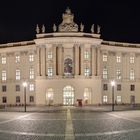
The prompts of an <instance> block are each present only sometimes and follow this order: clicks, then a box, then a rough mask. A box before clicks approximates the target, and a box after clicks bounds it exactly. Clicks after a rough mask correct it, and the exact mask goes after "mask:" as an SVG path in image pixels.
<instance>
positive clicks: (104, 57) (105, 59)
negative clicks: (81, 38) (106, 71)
mask: <svg viewBox="0 0 140 140" xmlns="http://www.w3.org/2000/svg"><path fill="white" fill-rule="evenodd" d="M103 61H104V62H106V61H107V55H106V54H103Z"/></svg>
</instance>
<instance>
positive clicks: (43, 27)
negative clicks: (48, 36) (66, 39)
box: [42, 24, 45, 33]
mask: <svg viewBox="0 0 140 140" xmlns="http://www.w3.org/2000/svg"><path fill="white" fill-rule="evenodd" d="M42 33H45V26H44V24H43V25H42Z"/></svg>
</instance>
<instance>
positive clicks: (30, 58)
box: [29, 54, 34, 62]
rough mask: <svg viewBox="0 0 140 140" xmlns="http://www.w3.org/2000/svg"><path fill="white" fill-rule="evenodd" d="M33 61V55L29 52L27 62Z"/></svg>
mask: <svg viewBox="0 0 140 140" xmlns="http://www.w3.org/2000/svg"><path fill="white" fill-rule="evenodd" d="M33 61H34V55H33V54H30V55H29V62H33Z"/></svg>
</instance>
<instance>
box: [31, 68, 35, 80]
mask: <svg viewBox="0 0 140 140" xmlns="http://www.w3.org/2000/svg"><path fill="white" fill-rule="evenodd" d="M34 74H35V73H34V69H33V68H30V79H34Z"/></svg>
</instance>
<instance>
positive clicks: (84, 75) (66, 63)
mask: <svg viewBox="0 0 140 140" xmlns="http://www.w3.org/2000/svg"><path fill="white" fill-rule="evenodd" d="M62 18H63V21H62V23H61V24H60V25H59V26H58V32H57V27H56V25H54V27H53V30H54V32H53V33H45V27H44V26H43V28H42V33H40V29H39V27H38V26H37V33H38V34H37V35H36V39H34V40H32V41H25V42H17V43H8V44H1V45H0V60H1V62H0V73H1V74H0V79H1V83H0V91H1V94H0V104H8V105H13V104H14V105H15V104H17V105H18V104H24V89H23V86H22V83H23V82H24V81H26V82H27V84H28V85H27V104H35V105H58V104H59V105H74V104H77V101H82V102H83V104H84V105H87V104H111V103H112V87H111V84H110V82H111V81H112V80H115V83H116V84H115V90H114V101H115V102H116V103H118V104H122V103H124V104H133V103H140V94H139V91H140V44H130V43H118V42H110V41H103V40H102V39H100V34H99V32H100V31H99V28H98V29H97V33H95V32H94V26H92V29H91V31H92V33H85V32H84V25H83V24H81V25H80V27H78V25H77V24H76V23H75V22H74V15H73V14H72V13H71V10H70V9H67V10H66V12H65V13H64V14H63V16H62ZM79 28H80V29H79ZM79 30H80V31H79Z"/></svg>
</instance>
